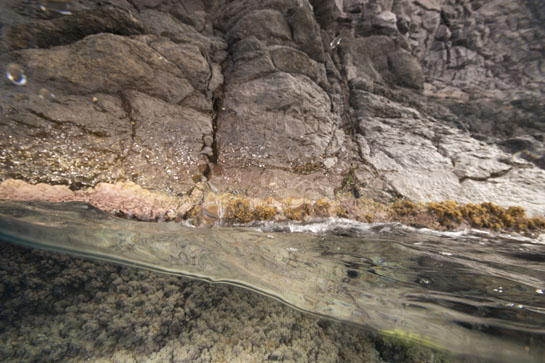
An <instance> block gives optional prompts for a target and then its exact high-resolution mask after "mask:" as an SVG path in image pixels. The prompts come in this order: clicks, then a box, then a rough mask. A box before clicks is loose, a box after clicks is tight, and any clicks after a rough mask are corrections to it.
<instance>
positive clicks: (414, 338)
mask: <svg viewBox="0 0 545 363" xmlns="http://www.w3.org/2000/svg"><path fill="white" fill-rule="evenodd" d="M380 334H382V335H383V336H385V338H389V339H391V340H392V341H393V342H394V343H398V344H403V345H405V346H408V347H410V346H424V347H427V348H431V349H435V350H438V351H442V350H443V348H442V347H441V346H440V345H439V344H437V343H435V342H434V341H433V340H432V339H431V338H430V337H427V336H424V335H420V334H417V333H412V332H407V331H404V330H401V329H393V330H381V331H380Z"/></svg>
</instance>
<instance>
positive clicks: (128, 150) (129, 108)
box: [116, 91, 136, 168]
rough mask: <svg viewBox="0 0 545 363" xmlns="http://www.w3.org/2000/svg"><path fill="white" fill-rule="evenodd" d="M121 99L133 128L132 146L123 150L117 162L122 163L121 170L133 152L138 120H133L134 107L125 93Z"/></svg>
mask: <svg viewBox="0 0 545 363" xmlns="http://www.w3.org/2000/svg"><path fill="white" fill-rule="evenodd" d="M119 99H120V100H121V107H122V108H123V110H124V111H125V113H126V114H127V118H128V119H129V123H130V126H131V140H130V144H129V146H128V147H127V148H125V150H123V152H122V153H120V154H119V156H118V158H117V160H116V161H119V162H120V163H121V168H123V167H124V166H125V163H126V161H127V157H128V156H129V154H130V153H131V152H132V151H133V146H134V142H135V139H136V120H135V119H134V118H133V112H132V106H131V103H130V101H129V99H128V97H127V95H126V94H125V93H124V92H122V91H121V92H119Z"/></svg>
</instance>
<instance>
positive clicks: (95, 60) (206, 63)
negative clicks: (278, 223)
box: [0, 0, 545, 215]
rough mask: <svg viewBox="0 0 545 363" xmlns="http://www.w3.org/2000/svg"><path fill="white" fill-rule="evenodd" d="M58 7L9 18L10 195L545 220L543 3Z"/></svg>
mask: <svg viewBox="0 0 545 363" xmlns="http://www.w3.org/2000/svg"><path fill="white" fill-rule="evenodd" d="M42 5H43V4H42ZM50 5H51V6H50V7H49V8H47V7H45V8H44V7H43V6H42V7H40V2H38V1H33V0H24V1H15V0H6V1H3V2H2V4H1V5H0V7H1V11H0V20H1V23H2V40H1V43H0V51H1V53H0V54H1V55H0V63H1V64H2V66H4V67H5V68H6V69H8V70H10V72H11V73H10V76H11V78H12V80H11V81H10V80H9V79H5V80H4V81H3V82H1V84H0V88H1V90H0V92H1V96H0V110H1V115H0V145H1V149H0V178H2V179H8V178H16V179H23V180H26V181H30V182H46V183H53V184H67V185H70V186H71V187H72V188H73V189H78V188H81V187H87V186H94V185H96V184H97V183H99V182H114V181H119V180H130V181H133V182H135V183H137V184H140V185H142V186H144V187H146V188H150V189H154V190H161V191H167V192H170V193H174V194H183V193H187V192H189V191H190V190H191V189H192V188H193V186H194V185H195V183H196V182H199V181H204V180H206V181H207V182H208V183H209V184H210V187H211V188H212V189H214V188H216V189H218V190H220V191H229V192H232V193H242V194H248V195H253V196H260V197H266V196H290V195H293V196H296V195H297V196H304V197H308V198H318V197H321V196H326V197H333V196H334V195H335V194H336V193H339V192H346V191H350V192H352V193H353V194H354V195H355V196H358V197H359V196H363V197H369V198H374V199H379V200H383V201H384V200H392V199H395V198H400V197H405V198H408V199H412V200H419V201H437V200H445V199H453V200H458V201H461V202H480V201H493V202H496V203H498V204H500V205H504V206H509V205H522V206H524V207H525V208H526V209H527V210H528V211H529V212H530V214H533V215H543V214H544V213H545V171H544V170H543V169H544V168H545V161H544V160H545V157H544V156H545V146H544V142H545V121H544V117H545V108H544V106H543V102H542V100H543V96H544V93H545V62H544V59H545V58H544V55H545V54H544V53H545V50H544V46H545V42H544V41H543V39H545V36H544V35H545V34H544V33H545V27H544V26H543V24H544V22H543V20H544V19H545V6H544V5H543V4H542V2H540V1H530V0H516V1H507V0H495V1H469V0H376V1H367V0H310V1H309V0H265V1H253V0H231V1H227V0H217V1H212V0H202V1H201V0H180V1H174V0H108V1H102V2H100V3H98V4H97V3H96V2H94V1H86V0H80V1H77V2H76V1H73V2H71V3H70V4H69V5H70V7H71V8H70V10H71V12H72V14H71V15H64V14H62V13H59V11H55V10H58V9H55V8H54V7H53V6H52V5H58V2H50ZM44 9H45V11H44ZM17 72H19V73H17ZM21 72H24V76H25V77H26V78H25V80H26V83H25V82H22V81H23V79H22V78H21V77H22V75H21V74H22V73H21ZM15 83H25V85H19V86H18V85H15Z"/></svg>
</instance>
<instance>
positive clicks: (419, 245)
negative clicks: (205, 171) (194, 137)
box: [0, 201, 545, 362]
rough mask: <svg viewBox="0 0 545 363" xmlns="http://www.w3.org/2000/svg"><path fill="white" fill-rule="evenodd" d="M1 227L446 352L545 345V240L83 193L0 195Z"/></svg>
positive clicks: (38, 241)
mask: <svg viewBox="0 0 545 363" xmlns="http://www.w3.org/2000/svg"><path fill="white" fill-rule="evenodd" d="M286 232H291V233H286ZM0 238H2V239H4V240H8V241H10V242H12V243H16V244H20V245H25V246H28V247H36V248H42V249H49V250H53V251H58V252H64V253H68V254H72V255H77V256H81V257H91V258H96V259H101V260H106V261H111V262H115V263H121V264H126V265H132V266H136V267H139V268H145V269H151V270H156V271H160V272H165V273H170V274H176V275H182V276H187V277H192V278H198V279H203V280H206V281H212V282H221V283H227V284H233V285H238V286H242V287H245V288H248V289H251V290H254V291H257V292H259V293H262V294H265V295H268V296H271V297H274V298H276V299H278V300H280V301H282V302H284V303H286V304H288V305H290V306H293V307H295V308H297V309H300V310H303V311H305V312H310V313H312V314H316V315H319V316H323V317H327V318H330V319H335V320H340V321H347V322H351V323H355V324H360V325H364V326H366V327H369V328H371V329H373V330H375V331H378V332H380V333H381V334H383V335H385V336H391V337H393V338H395V339H398V340H400V341H404V342H406V343H410V344H417V345H423V346H427V347H430V348H432V349H436V350H439V351H449V352H452V353H454V354H460V355H465V356H472V357H482V358H486V359H492V360H495V361H505V362H513V361H517V362H525V361H528V362H538V361H541V359H542V357H543V356H545V339H544V336H545V329H544V328H543V327H544V326H545V295H544V290H545V264H543V256H545V245H544V244H543V243H542V242H541V243H540V241H539V240H531V239H527V238H522V237H515V236H500V235H492V234H487V233H484V232H479V231H467V232H458V233H440V232H434V231H430V230H424V229H422V230H415V229H412V228H409V227H405V226H402V225H397V224H358V223H355V222H349V221H343V220H330V221H327V222H325V223H319V224H313V225H306V226H302V225H277V224H276V225H275V224H270V225H263V226H260V227H259V228H213V229H195V228H190V227H185V226H182V225H180V224H175V223H142V222H134V221H127V220H123V219H119V218H115V217H111V216H109V215H107V214H104V213H102V212H100V211H98V210H96V209H95V208H93V207H90V206H88V205H86V204H81V203H61V204H51V203H39V202H11V201H9V202H8V201H2V202H0Z"/></svg>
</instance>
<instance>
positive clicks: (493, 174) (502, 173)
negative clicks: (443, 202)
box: [458, 168, 513, 184]
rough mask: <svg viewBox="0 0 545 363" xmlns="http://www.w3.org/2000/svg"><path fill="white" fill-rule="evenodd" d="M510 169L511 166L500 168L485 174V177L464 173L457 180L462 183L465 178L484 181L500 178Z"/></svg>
mask: <svg viewBox="0 0 545 363" xmlns="http://www.w3.org/2000/svg"><path fill="white" fill-rule="evenodd" d="M511 170H513V168H509V169H505V170H500V171H497V172H494V173H490V174H489V175H488V176H485V177H476V176H469V175H464V176H462V177H461V178H459V179H458V180H459V182H460V184H462V183H463V182H464V181H466V180H474V181H480V182H485V181H488V180H490V179H495V178H500V177H502V176H504V175H506V174H507V173H509V172H510V171H511Z"/></svg>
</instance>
